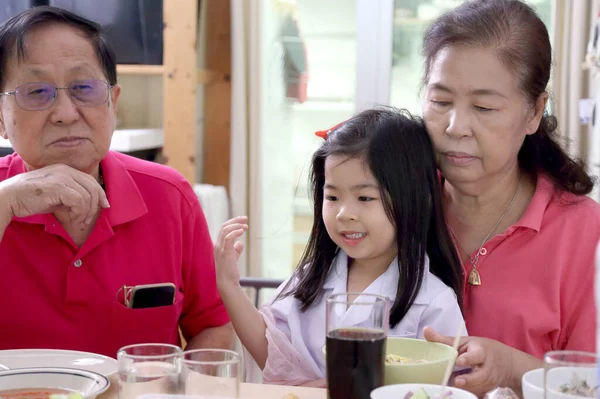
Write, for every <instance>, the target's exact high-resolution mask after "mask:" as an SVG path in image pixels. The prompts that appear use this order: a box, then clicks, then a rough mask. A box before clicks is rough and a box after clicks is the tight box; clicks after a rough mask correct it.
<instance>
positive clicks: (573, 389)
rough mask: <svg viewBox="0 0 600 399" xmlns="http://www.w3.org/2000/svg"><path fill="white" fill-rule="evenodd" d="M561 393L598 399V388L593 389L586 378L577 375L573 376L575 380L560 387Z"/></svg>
mask: <svg viewBox="0 0 600 399" xmlns="http://www.w3.org/2000/svg"><path fill="white" fill-rule="evenodd" d="M558 390H559V391H560V392H561V393H566V394H568V395H574V396H583V397H587V398H595V397H597V393H598V387H597V386H595V387H592V386H590V384H589V383H588V382H587V380H586V379H585V378H581V377H579V376H578V375H577V374H573V379H572V380H571V381H570V382H568V383H566V384H562V385H561V386H559V387H558Z"/></svg>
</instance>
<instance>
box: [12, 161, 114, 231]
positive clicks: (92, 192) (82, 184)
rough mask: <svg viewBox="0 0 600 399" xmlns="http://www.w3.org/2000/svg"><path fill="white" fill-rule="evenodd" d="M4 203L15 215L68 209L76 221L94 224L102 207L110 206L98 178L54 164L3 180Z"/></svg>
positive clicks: (72, 219)
mask: <svg viewBox="0 0 600 399" xmlns="http://www.w3.org/2000/svg"><path fill="white" fill-rule="evenodd" d="M0 199H1V200H2V201H0V203H3V204H6V205H7V207H6V209H3V210H1V211H7V212H10V215H9V216H10V218H12V217H15V216H16V217H27V216H32V215H39V214H45V213H52V212H55V211H59V210H64V211H67V212H68V213H69V216H70V218H71V221H72V222H75V223H85V224H90V223H92V222H93V221H94V220H95V217H96V216H97V214H98V212H99V210H100V208H108V207H110V205H109V204H108V200H107V199H106V194H105V193H104V190H103V189H102V187H101V186H100V184H98V182H97V181H96V179H94V178H93V177H92V176H91V175H89V174H87V173H83V172H80V171H78V170H76V169H74V168H71V167H70V166H66V165H61V164H57V165H51V166H47V167H45V168H42V169H37V170H34V171H31V172H27V173H21V174H19V175H16V176H14V177H11V178H10V179H7V180H4V181H3V182H1V183H0Z"/></svg>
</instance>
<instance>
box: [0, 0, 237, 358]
mask: <svg viewBox="0 0 600 399" xmlns="http://www.w3.org/2000/svg"><path fill="white" fill-rule="evenodd" d="M0 60H1V62H2V64H1V65H0V84H1V85H2V88H1V91H2V93H0V96H1V98H0V134H1V135H2V137H4V138H8V139H9V140H10V142H11V144H12V146H13V148H14V150H15V153H14V154H12V155H9V156H7V157H4V158H0V270H1V272H2V278H0V292H2V295H0V313H1V314H2V317H0V331H2V334H1V339H0V349H13V348H63V349H74V350H83V351H90V352H96V353H101V354H105V355H109V356H113V357H114V356H115V355H116V353H117V350H118V349H119V347H121V346H124V345H127V344H134V343H142V342H163V343H171V344H178V343H179V340H180V338H179V328H178V327H180V328H181V332H182V333H183V336H184V337H185V338H186V340H187V341H188V344H189V345H188V346H189V347H191V348H198V347H223V348H227V347H231V346H232V344H233V334H232V328H231V325H230V323H229V319H228V316H227V313H226V311H225V308H224V307H223V304H222V302H221V299H220V297H219V295H218V292H217V289H216V282H215V271H214V259H213V248H212V241H211V239H210V236H209V233H208V228H207V224H206V220H205V218H204V215H203V213H202V209H201V208H200V204H199V202H198V199H197V197H196V196H195V194H194V191H193V190H192V188H191V187H190V185H189V184H188V182H187V181H185V179H184V178H183V177H182V176H180V175H179V174H178V173H177V172H176V171H174V170H172V169H170V168H167V167H164V166H161V165H158V164H154V163H150V162H145V161H142V160H138V159H135V158H132V157H129V156H126V155H123V154H119V153H114V152H111V151H109V146H110V141H111V136H112V134H113V130H114V128H115V118H116V110H117V100H118V99H119V93H120V91H121V89H120V87H119V86H118V85H117V78H116V64H115V57H114V54H113V53H112V52H111V50H110V49H109V48H108V46H107V44H106V42H105V41H104V39H103V38H102V36H101V34H100V29H99V26H98V25H96V24H94V23H92V22H90V21H87V20H85V19H83V18H80V17H78V16H77V15H74V14H72V13H70V12H67V11H64V10H61V9H57V8H51V7H37V8H33V9H30V10H27V11H25V12H23V13H21V14H20V15H17V16H15V17H14V18H12V19H10V20H9V21H7V22H5V23H4V24H3V25H2V26H1V27H0ZM169 283H171V284H173V285H174V286H175V294H174V295H173V296H172V298H170V303H159V304H158V305H165V306H154V307H148V308H136V307H135V306H126V303H127V300H126V299H127V297H128V295H127V293H128V292H129V291H130V289H131V287H134V286H137V285H146V284H169ZM173 301H174V302H173ZM146 305H147V304H146Z"/></svg>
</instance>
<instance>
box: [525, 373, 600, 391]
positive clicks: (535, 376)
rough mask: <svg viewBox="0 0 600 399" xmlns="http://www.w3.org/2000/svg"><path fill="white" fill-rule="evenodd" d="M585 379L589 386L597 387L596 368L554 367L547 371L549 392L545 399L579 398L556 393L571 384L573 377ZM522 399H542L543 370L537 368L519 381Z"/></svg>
mask: <svg viewBox="0 0 600 399" xmlns="http://www.w3.org/2000/svg"><path fill="white" fill-rule="evenodd" d="M575 375H577V376H578V377H579V378H582V379H585V380H586V381H587V383H588V384H589V386H592V387H594V386H597V385H598V368H597V367H555V368H551V369H549V371H548V378H549V380H548V381H549V388H550V391H549V392H548V393H547V394H546V398H547V399H577V398H581V396H575V395H570V394H567V393H561V392H558V388H559V387H560V386H561V385H563V384H568V383H571V382H572V380H573V377H574V376H575ZM521 383H522V386H523V398H524V399H544V369H543V368H539V369H535V370H531V371H528V372H527V373H525V374H524V375H523V377H522V379H521Z"/></svg>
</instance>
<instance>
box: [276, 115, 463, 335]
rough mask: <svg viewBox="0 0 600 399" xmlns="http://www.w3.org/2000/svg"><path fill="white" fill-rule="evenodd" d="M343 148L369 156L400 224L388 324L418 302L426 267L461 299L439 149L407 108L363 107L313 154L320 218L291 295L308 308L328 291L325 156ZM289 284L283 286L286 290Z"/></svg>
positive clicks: (331, 254) (330, 247) (331, 246)
mask: <svg viewBox="0 0 600 399" xmlns="http://www.w3.org/2000/svg"><path fill="white" fill-rule="evenodd" d="M330 155H343V156H348V157H352V158H360V159H363V160H364V161H365V163H366V165H368V166H369V168H370V170H371V172H372V173H373V175H374V177H375V179H376V180H377V182H378V184H379V187H380V191H381V198H382V200H383V204H384V208H385V211H386V213H387V216H388V218H389V219H390V221H391V222H392V223H393V224H394V225H395V226H396V229H397V237H398V238H397V240H398V267H399V272H400V277H399V279H398V294H397V295H396V298H395V301H394V304H393V307H392V309H391V311H390V325H391V326H395V325H396V324H398V323H399V322H400V321H401V320H402V318H403V317H404V315H405V314H406V312H407V311H408V310H409V309H410V307H411V305H412V304H413V302H414V300H415V298H416V296H417V294H418V292H419V289H420V288H421V283H422V281H423V275H424V273H425V255H426V254H427V255H428V256H429V262H430V263H429V265H430V266H429V267H430V271H431V272H432V273H433V274H435V275H436V276H438V277H439V278H440V279H441V280H442V281H443V282H444V283H445V284H446V285H448V286H449V287H450V288H452V289H453V290H454V292H455V293H456V295H457V297H458V300H459V304H460V303H461V302H462V301H461V299H462V284H463V279H462V269H461V264H460V262H459V259H458V257H457V254H456V251H455V248H454V245H453V241H452V239H451V237H450V234H449V232H448V229H447V227H446V221H445V218H444V214H443V208H442V201H441V189H440V182H439V179H438V174H437V168H436V164H435V159H434V151H433V146H432V143H431V141H430V139H429V135H428V134H427V131H426V130H425V127H424V124H423V122H422V120H421V119H419V118H416V117H413V116H411V115H410V114H409V113H408V112H407V111H404V110H398V109H394V108H387V107H386V108H378V109H373V110H368V111H364V112H361V113H360V114H358V115H356V116H354V117H353V118H351V119H350V120H348V121H346V122H344V123H342V124H341V125H338V126H337V127H336V128H335V129H334V130H333V131H331V132H330V133H329V135H328V136H327V138H326V139H325V140H324V142H323V144H322V145H321V146H320V147H319V149H318V150H317V151H316V153H315V154H314V156H313V158H312V168H311V174H310V179H311V191H312V195H313V200H314V222H313V227H312V231H311V234H310V239H309V242H308V245H307V247H306V249H305V251H304V254H303V256H302V259H301V260H300V263H299V266H298V269H297V270H296V272H295V277H296V278H294V279H290V283H291V282H292V281H296V282H297V284H294V287H293V288H292V289H291V290H290V291H289V292H287V293H286V294H285V296H288V295H293V296H294V297H295V298H297V299H298V300H300V301H301V303H302V310H303V311H305V310H306V309H308V308H309V307H310V306H311V305H312V304H313V303H314V301H315V300H316V299H317V298H318V297H319V295H320V294H321V292H322V288H323V284H324V283H325V280H326V278H327V275H328V274H329V271H330V269H331V267H332V263H333V260H334V258H335V256H336V253H337V251H338V246H337V245H336V244H335V243H334V242H333V241H332V240H331V238H330V237H329V235H328V234H327V230H326V229H325V224H324V222H323V212H322V207H323V186H324V185H325V159H326V158H327V157H328V156H330ZM285 291H286V290H284V291H283V292H285Z"/></svg>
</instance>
